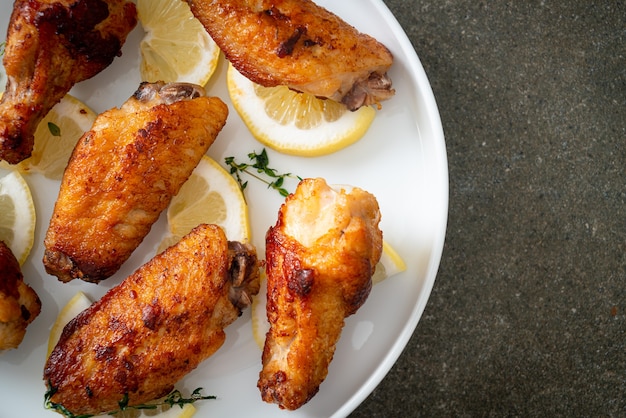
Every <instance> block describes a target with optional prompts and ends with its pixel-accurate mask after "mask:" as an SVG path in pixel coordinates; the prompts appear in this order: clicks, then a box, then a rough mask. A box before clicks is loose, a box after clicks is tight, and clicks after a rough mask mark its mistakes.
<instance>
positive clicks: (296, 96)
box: [226, 64, 376, 157]
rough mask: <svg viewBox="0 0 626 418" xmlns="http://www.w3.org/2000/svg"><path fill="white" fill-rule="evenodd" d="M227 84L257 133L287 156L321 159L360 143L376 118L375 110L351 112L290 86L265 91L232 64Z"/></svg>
mask: <svg viewBox="0 0 626 418" xmlns="http://www.w3.org/2000/svg"><path fill="white" fill-rule="evenodd" d="M226 80H227V85H228V94H229V96H230V99H231V100H232V102H233V105H234V107H235V109H236V110H237V113H239V116H240V117H241V119H242V120H243V122H244V123H245V124H246V126H247V127H248V129H249V130H250V132H251V133H252V135H253V136H254V137H255V138H256V139H257V140H258V141H260V142H261V143H263V144H264V145H266V146H268V147H270V148H272V149H274V150H276V151H279V152H282V153H285V154H290V155H298V156H304V157H316V156H320V155H326V154H330V153H333V152H335V151H339V150H340V149H342V148H345V147H347V146H348V145H351V144H353V143H355V142H356V141H358V140H359V139H361V137H363V135H364V134H365V132H367V130H368V128H369V127H370V125H371V124H372V121H373V120H374V117H375V116H376V111H375V110H374V108H373V107H371V106H363V107H361V108H360V109H359V110H357V111H355V112H350V111H349V110H348V109H347V108H346V107H345V106H344V105H343V104H341V103H337V102H334V101H332V100H324V99H318V98H316V97H315V96H312V95H310V94H306V93H298V92H295V91H293V90H290V89H289V88H288V87H285V86H278V87H262V86H260V85H258V84H255V83H253V82H252V81H250V80H248V79H247V78H246V77H244V76H243V75H241V74H240V73H239V72H238V71H237V70H236V69H235V68H234V67H233V66H232V65H231V64H229V66H228V71H227V79H226Z"/></svg>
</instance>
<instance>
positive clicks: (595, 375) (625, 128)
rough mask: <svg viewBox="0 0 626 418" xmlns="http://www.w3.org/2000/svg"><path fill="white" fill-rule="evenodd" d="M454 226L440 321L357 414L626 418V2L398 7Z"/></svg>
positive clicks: (427, 324) (429, 323)
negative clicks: (429, 97) (426, 88)
mask: <svg viewBox="0 0 626 418" xmlns="http://www.w3.org/2000/svg"><path fill="white" fill-rule="evenodd" d="M385 3H386V4H387V5H388V6H389V8H390V9H391V10H392V12H393V13H394V15H395V16H396V18H397V19H398V20H399V22H400V24H401V25H402V27H403V28H404V30H405V31H406V33H407V34H408V36H409V38H410V40H411V41H412V43H413V46H414V47H415V50H416V52H417V54H418V56H419V58H420V61H421V62H422V65H423V66H424V68H425V70H426V73H427V75H428V78H429V80H430V83H431V85H432V88H433V91H434V94H435V98H436V100H437V103H438V106H439V111H440V113H441V119H442V124H443V128H444V132H445V136H446V147H447V152H448V159H449V171H450V212H449V223H448V232H447V236H446V244H445V248H444V252H443V258H442V262H441V267H440V271H439V275H438V277H437V281H436V283H435V287H434V289H433V292H432V295H431V298H430V300H429V303H428V305H427V307H426V310H425V312H424V315H423V317H422V319H421V321H420V323H419V324H418V326H417V329H416V331H415V333H414V335H413V337H412V338H411V340H410V342H409V344H408V345H407V347H406V349H405V350H404V352H403V354H402V355H401V357H400V359H399V360H398V362H397V363H396V365H395V366H394V367H393V369H392V370H391V372H390V373H389V374H388V375H387V377H386V378H385V379H384V380H383V381H382V383H381V384H380V385H379V386H378V388H377V389H376V390H375V391H374V392H373V393H372V395H371V396H370V397H369V398H368V399H367V400H366V401H365V402H364V403H363V404H362V405H361V406H360V407H359V408H358V409H357V410H356V411H355V412H354V414H353V416H354V417H399V416H402V417H406V416H411V417H413V416H427V417H436V416H446V417H447V416H498V417H499V416H567V417H570V416H626V290H625V289H626V280H625V279H626V257H625V247H626V244H625V242H626V241H625V238H626V207H625V202H626V148H625V147H624V141H625V139H626V42H625V41H626V5H625V3H624V2H623V1H588V0H582V1H578V0H573V1H569V0H567V1H565V0H561V1H550V0H543V1H502V0H496V1H477V0H471V1H466V0H457V1H447V0H435V1H420V0H385Z"/></svg>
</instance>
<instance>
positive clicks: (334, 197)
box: [258, 179, 382, 409]
mask: <svg viewBox="0 0 626 418" xmlns="http://www.w3.org/2000/svg"><path fill="white" fill-rule="evenodd" d="M379 220H380V212H379V209H378V203H377V202H376V198H375V197H374V196H373V195H371V194H370V193H368V192H365V191H363V190H361V189H358V188H353V189H351V190H345V189H342V190H339V191H336V190H334V189H332V188H331V187H329V186H328V185H327V184H326V182H325V181H324V180H322V179H305V180H303V181H302V182H301V183H300V184H299V185H298V188H297V189H296V192H295V193H294V194H293V195H290V196H289V197H288V198H287V200H286V201H285V204H283V206H282V207H281V209H280V212H279V215H278V222H277V223H276V225H275V226H274V227H272V228H270V230H269V231H268V233H267V236H266V249H265V257H266V266H265V269H266V273H267V319H268V321H269V323H270V330H269V331H268V333H267V336H266V340H265V347H264V349H263V358H262V360H263V370H262V371H261V373H260V377H259V381H258V387H259V389H260V391H261V396H262V398H263V400H264V401H266V402H270V403H277V404H278V405H279V406H280V408H285V409H297V408H299V407H300V406H302V405H304V404H305V403H306V402H308V401H309V400H310V399H311V398H312V397H313V396H314V395H315V394H316V393H317V391H318V389H319V386H320V384H321V383H322V381H323V380H324V379H325V378H326V375H327V373H328V366H329V364H330V362H331V360H332V358H333V355H334V352H335V345H336V344H337V341H338V340H339V337H340V335H341V330H342V328H343V326H344V319H345V318H346V317H347V316H349V315H352V314H354V313H355V312H356V311H357V309H359V307H360V306H361V305H362V304H363V303H364V302H365V300H366V299H367V297H368V295H369V292H370V290H371V288H372V280H371V278H372V275H373V273H374V269H375V266H376V264H377V263H378V261H379V259H380V255H381V251H382V232H381V231H380V229H379V228H378V223H379Z"/></svg>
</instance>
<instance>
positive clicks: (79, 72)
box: [0, 0, 137, 164]
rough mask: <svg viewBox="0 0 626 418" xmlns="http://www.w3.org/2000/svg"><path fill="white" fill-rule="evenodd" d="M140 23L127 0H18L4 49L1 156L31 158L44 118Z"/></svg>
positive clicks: (104, 64)
mask: <svg viewBox="0 0 626 418" xmlns="http://www.w3.org/2000/svg"><path fill="white" fill-rule="evenodd" d="M136 24H137V12H136V10H135V5H134V4H133V3H131V2H130V1H126V0H15V3H14V5H13V12H12V14H11V19H10V21H9V27H8V31H7V40H6V48H5V54H4V67H5V69H6V74H7V85H6V91H5V92H4V95H3V96H2V101H0V159H4V160H6V161H8V162H9V163H11V164H16V163H18V162H20V161H22V160H24V159H26V158H28V157H29V156H30V155H31V152H32V150H33V141H34V139H33V135H34V133H35V130H36V128H37V125H38V124H39V122H40V121H41V120H42V119H43V118H44V116H45V115H46V114H47V113H48V111H49V110H50V109H52V107H53V106H54V105H55V104H56V103H58V102H59V101H60V100H61V98H63V96H64V95H65V94H66V93H67V92H68V91H69V90H70V89H71V88H72V86H73V85H74V84H76V83H78V82H80V81H83V80H86V79H88V78H91V77H93V76H94V75H96V74H98V73H99V72H100V71H102V70H103V69H104V68H106V67H107V66H109V64H111V62H112V61H113V59H114V58H115V57H116V56H118V55H120V54H121V48H122V45H123V44H124V42H125V41H126V36H127V35H128V33H129V32H130V31H131V30H132V29H133V28H134V27H135V25H136Z"/></svg>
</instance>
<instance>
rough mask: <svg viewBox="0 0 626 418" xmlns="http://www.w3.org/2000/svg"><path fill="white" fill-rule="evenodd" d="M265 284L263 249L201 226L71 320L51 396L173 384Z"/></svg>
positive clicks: (132, 393) (76, 405) (72, 407)
mask: <svg viewBox="0 0 626 418" xmlns="http://www.w3.org/2000/svg"><path fill="white" fill-rule="evenodd" d="M258 290H259V266H258V262H257V257H256V252H255V250H254V248H253V247H251V246H250V245H247V244H240V243H233V242H228V241H227V240H226V236H225V235H224V232H223V231H222V230H221V228H219V227H218V226H215V225H200V226H198V227H196V228H195V229H194V230H192V232H190V233H189V234H188V235H187V236H185V237H184V238H183V239H182V240H181V241H180V242H179V243H178V244H176V245H174V246H172V247H170V248H169V249H167V250H165V251H164V252H163V253H161V254H159V255H157V256H156V257H155V258H153V259H152V260H151V261H149V262H148V263H146V264H145V265H144V266H142V267H141V268H139V269H138V270H137V271H136V272H135V273H133V274H132V275H131V276H129V277H128V278H127V279H126V280H124V281H123V282H122V283H121V284H120V285H118V286H116V287H114V288H112V289H111V290H110V291H109V292H107V293H106V294H105V296H104V297H102V299H100V300H99V301H97V302H96V303H94V304H93V305H92V306H91V307H89V308H88V309H87V310H85V311H83V312H82V313H80V314H79V315H78V316H77V317H76V318H74V319H73V320H71V321H70V322H69V323H68V325H67V326H66V327H65V328H64V329H63V333H62V334H61V338H60V340H59V342H58V344H57V345H56V347H55V348H54V350H53V351H52V354H51V355H50V357H49V359H48V361H47V363H46V366H45V369H44V379H45V381H46V382H47V384H48V389H51V388H54V389H55V390H56V392H55V393H54V395H53V396H52V397H51V399H50V400H51V401H52V402H53V403H56V404H60V405H62V406H64V407H65V408H66V409H68V410H69V411H71V412H72V413H74V414H97V413H102V412H105V411H111V410H115V409H117V408H118V402H119V401H120V400H122V399H123V398H124V397H125V396H128V404H129V405H137V404H141V403H145V402H147V401H150V400H153V399H156V398H159V397H161V396H164V395H166V394H167V393H168V392H170V391H171V390H172V389H173V387H174V384H175V383H176V382H177V381H179V380H180V379H181V378H182V377H183V376H185V375H186V374H187V373H189V372H190V371H191V370H193V369H194V368H196V366H198V364H199V363H200V362H201V361H203V360H204V359H206V358H207V357H209V356H210V355H212V354H213V353H214V352H215V351H216V350H217V349H218V348H219V347H220V346H221V345H222V344H223V342H224V339H225V333H224V328H225V327H226V326H228V325H229V324H230V323H232V322H233V321H234V320H235V319H237V318H238V317H239V315H241V312H242V309H244V308H245V307H246V306H247V305H248V304H249V303H250V300H251V299H250V298H251V296H252V295H254V294H256V293H257V292H258Z"/></svg>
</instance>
